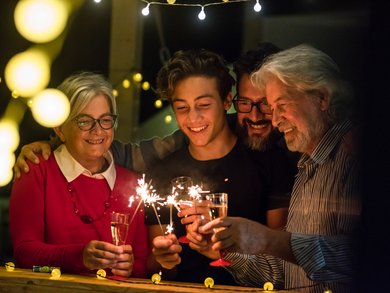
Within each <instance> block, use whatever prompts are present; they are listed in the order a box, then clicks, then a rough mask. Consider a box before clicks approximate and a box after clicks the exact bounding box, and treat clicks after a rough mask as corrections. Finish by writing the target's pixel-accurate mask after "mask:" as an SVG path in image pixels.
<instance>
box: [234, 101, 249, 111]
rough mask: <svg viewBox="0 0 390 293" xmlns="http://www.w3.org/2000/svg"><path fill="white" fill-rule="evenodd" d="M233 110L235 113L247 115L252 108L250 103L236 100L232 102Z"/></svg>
mask: <svg viewBox="0 0 390 293" xmlns="http://www.w3.org/2000/svg"><path fill="white" fill-rule="evenodd" d="M234 108H235V109H236V111H237V112H241V113H249V112H250V111H251V108H252V102H251V101H250V100H245V99H237V100H235V101H234Z"/></svg>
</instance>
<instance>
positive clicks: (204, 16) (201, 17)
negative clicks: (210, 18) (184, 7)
mask: <svg viewBox="0 0 390 293" xmlns="http://www.w3.org/2000/svg"><path fill="white" fill-rule="evenodd" d="M198 18H199V19H200V20H204V19H205V18H206V14H205V13H204V7H203V6H202V10H201V11H200V12H199V14H198Z"/></svg>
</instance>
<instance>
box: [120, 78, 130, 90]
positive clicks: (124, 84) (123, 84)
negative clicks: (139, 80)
mask: <svg viewBox="0 0 390 293" xmlns="http://www.w3.org/2000/svg"><path fill="white" fill-rule="evenodd" d="M122 86H123V88H125V89H128V88H129V87H130V80H128V79H127V78H126V79H124V80H123V81H122Z"/></svg>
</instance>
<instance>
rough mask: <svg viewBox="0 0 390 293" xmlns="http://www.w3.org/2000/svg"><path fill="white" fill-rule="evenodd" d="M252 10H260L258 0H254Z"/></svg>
mask: <svg viewBox="0 0 390 293" xmlns="http://www.w3.org/2000/svg"><path fill="white" fill-rule="evenodd" d="M253 10H254V11H256V12H259V11H260V10H261V5H260V3H259V0H256V4H255V6H253Z"/></svg>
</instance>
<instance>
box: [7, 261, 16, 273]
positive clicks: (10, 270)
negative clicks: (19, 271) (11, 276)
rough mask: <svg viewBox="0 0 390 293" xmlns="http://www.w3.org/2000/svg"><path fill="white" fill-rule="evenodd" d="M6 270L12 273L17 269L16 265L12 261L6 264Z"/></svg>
mask: <svg viewBox="0 0 390 293" xmlns="http://www.w3.org/2000/svg"><path fill="white" fill-rule="evenodd" d="M5 269H6V270H7V272H12V271H13V270H14V269H15V264H14V263H13V262H12V261H10V262H7V263H5Z"/></svg>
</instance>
